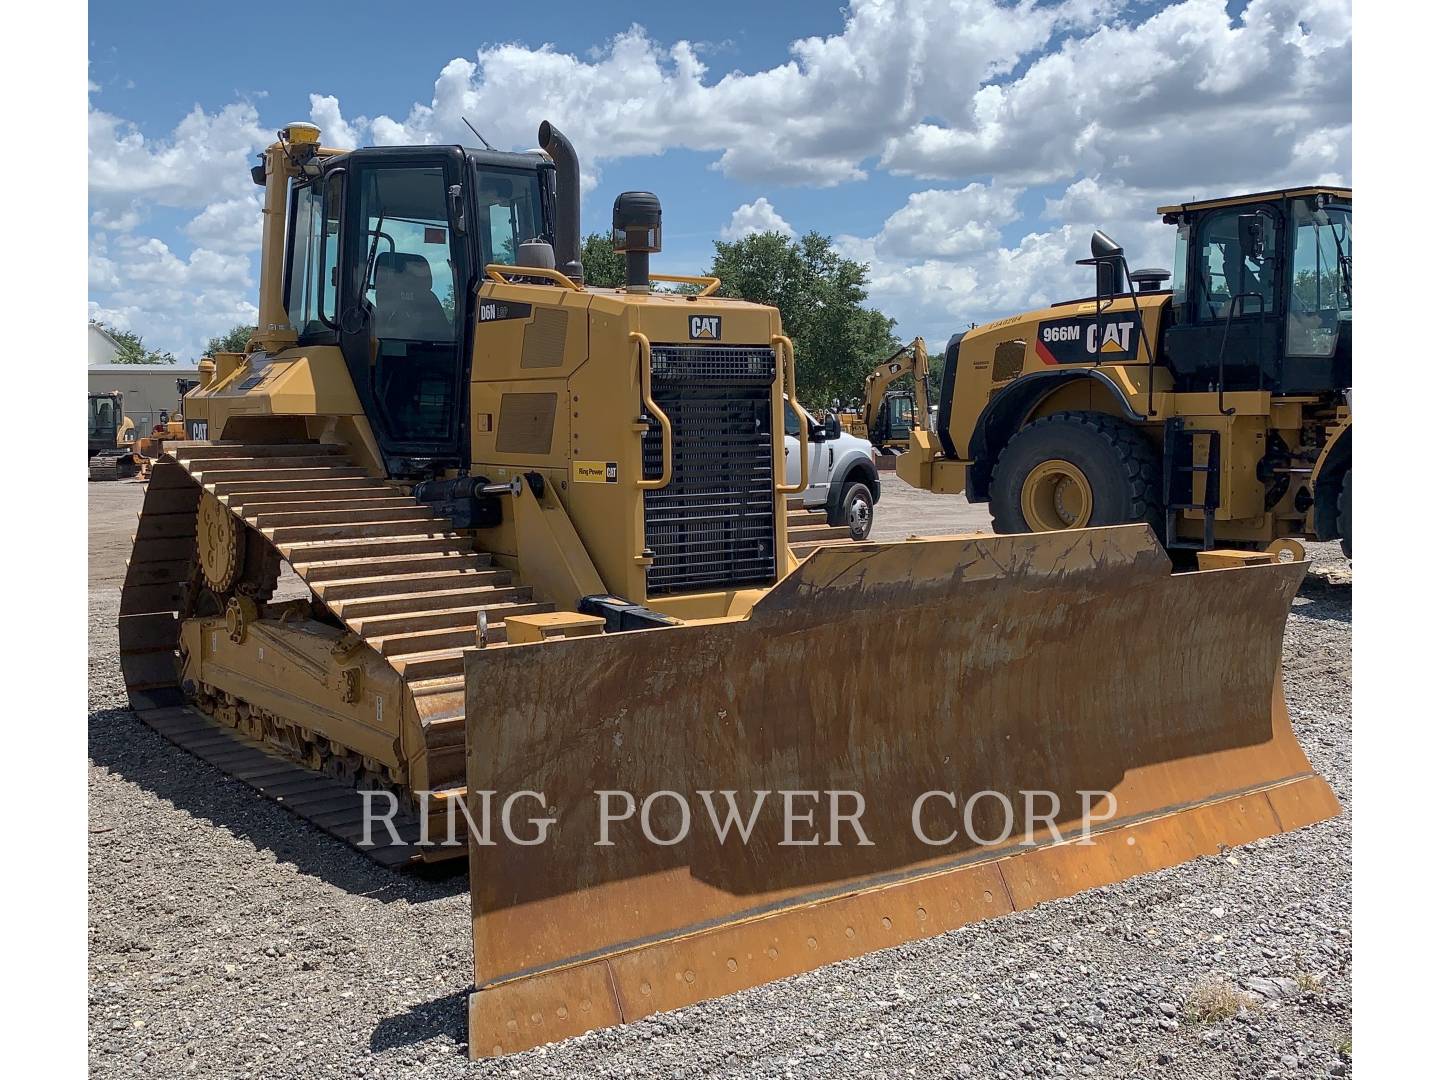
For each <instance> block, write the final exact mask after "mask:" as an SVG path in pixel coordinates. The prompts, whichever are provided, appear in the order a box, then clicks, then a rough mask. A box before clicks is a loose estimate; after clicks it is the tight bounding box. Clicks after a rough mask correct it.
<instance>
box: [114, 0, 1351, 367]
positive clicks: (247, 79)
mask: <svg viewBox="0 0 1440 1080" xmlns="http://www.w3.org/2000/svg"><path fill="white" fill-rule="evenodd" d="M536 10H537V9H536V8H534V7H531V8H526V7H525V6H523V5H521V6H518V7H517V6H502V5H491V4H473V3H472V4H455V3H448V4H438V3H430V2H428V0H413V2H412V3H410V4H408V5H406V6H405V7H404V8H403V11H404V12H405V17H404V18H399V19H397V17H396V11H397V9H396V7H395V5H393V4H385V5H382V4H379V3H373V2H369V0H360V2H357V3H354V4H352V5H350V6H349V7H348V8H347V9H346V11H345V15H344V17H343V18H335V17H330V16H324V17H321V16H314V15H308V14H304V13H303V9H298V8H296V6H295V5H293V4H287V5H282V4H278V3H270V2H268V0H257V2H254V3H251V4H249V5H244V6H241V7H238V8H237V7H233V6H225V5H203V6H202V5H196V4H194V3H193V0H192V2H191V3H188V4H180V3H173V2H170V0H142V2H138V3H126V4H120V3H114V2H106V3H96V4H92V6H91V12H90V82H91V95H90V102H91V117H90V151H91V213H92V217H91V259H90V262H91V312H92V315H93V316H95V317H99V318H103V319H106V320H107V321H110V322H114V323H116V324H117V325H121V326H125V327H128V328H130V329H134V330H136V331H139V332H140V333H142V334H143V335H144V336H145V338H146V341H147V342H148V343H151V344H153V345H158V346H161V347H164V348H168V349H172V350H173V351H175V352H176V354H177V355H179V356H181V357H182V358H185V359H190V358H192V357H193V355H194V354H195V352H196V350H198V349H199V347H200V345H201V344H202V343H203V341H204V339H205V337H207V336H208V335H209V334H210V333H213V332H216V331H219V330H222V329H224V328H226V327H227V326H229V325H231V324H232V323H234V322H238V321H247V320H248V319H249V318H250V317H251V315H252V314H253V303H254V291H255V287H254V276H255V269H254V256H255V246H256V241H257V240H258V226H257V222H258V218H257V216H256V214H255V210H254V206H253V200H254V191H253V189H251V188H250V187H249V184H248V179H247V178H246V176H245V175H244V170H245V165H246V163H247V162H248V161H249V160H253V157H251V155H253V153H254V152H255V151H258V150H259V149H260V148H261V146H262V145H263V143H264V142H265V141H266V140H267V139H268V138H269V137H270V136H271V133H273V131H274V129H276V128H277V127H279V126H281V125H282V124H283V123H285V122H286V121H288V120H293V119H313V120H315V121H317V122H319V123H321V125H322V127H324V128H325V129H326V141H327V142H331V143H333V142H336V141H337V139H349V140H350V141H352V142H354V143H356V144H369V143H375V142H397V141H431V142H447V141H457V140H459V141H465V142H471V141H472V140H471V139H470V137H469V136H468V133H467V132H465V130H464V128H463V125H462V123H461V121H460V119H459V117H460V115H462V114H463V115H465V116H467V117H468V118H469V119H470V120H471V121H472V122H474V123H475V124H476V125H477V126H478V127H479V128H480V130H481V131H482V132H483V133H484V134H485V135H486V136H487V138H489V139H490V141H491V142H493V143H495V144H497V145H500V146H510V147H513V148H525V147H528V146H529V145H531V143H532V141H533V132H534V129H535V127H536V125H537V124H538V122H539V121H540V120H542V119H551V120H553V121H554V122H556V123H557V124H558V125H559V126H560V127H561V128H562V129H564V130H566V131H567V133H569V134H570V135H571V137H572V139H574V141H575V143H576V146H577V149H578V150H579V152H580V155H581V158H582V164H583V166H584V168H585V172H586V180H587V184H588V185H589V188H588V190H587V192H586V196H585V201H584V215H585V226H586V228H587V229H594V228H603V227H604V226H605V224H606V223H607V221H608V214H609V206H610V203H611V201H612V200H613V198H614V196H615V194H617V193H618V192H620V191H622V190H625V189H627V188H649V189H652V190H654V191H655V192H657V194H659V195H660V197H661V200H662V202H663V204H664V207H665V226H666V230H665V239H666V251H665V253H664V255H663V256H662V257H661V264H660V267H659V268H663V269H667V270H671V271H676V272H685V271H697V270H699V269H702V268H703V266H704V265H705V264H706V263H708V260H709V256H710V253H711V250H712V242H713V241H714V240H715V239H717V238H731V237H734V236H737V235H741V234H743V232H744V231H746V230H753V229H757V228H772V227H773V228H780V229H782V230H790V231H793V232H796V233H800V232H805V231H807V230H810V229H816V230H819V231H820V232H823V233H825V234H827V235H831V236H833V237H835V238H836V242H837V245H838V246H840V248H841V249H842V250H843V251H845V253H846V254H849V255H851V256H852V257H855V258H861V259H864V260H865V261H867V262H870V263H871V265H872V279H873V289H872V297H871V300H872V302H873V303H875V304H876V305H877V306H879V307H881V308H882V309H883V310H885V311H886V312H887V313H888V314H890V315H892V316H893V317H894V318H896V319H897V321H898V322H899V327H898V329H899V332H900V333H902V334H904V335H906V336H908V335H910V334H914V333H922V334H924V335H926V336H927V337H929V338H939V339H942V340H943V338H944V337H945V336H947V335H948V334H949V333H950V332H951V330H953V329H956V328H958V327H960V326H963V325H966V324H968V323H969V322H971V321H982V320H984V319H987V318H990V317H993V316H995V315H998V314H1004V313H1008V312H1011V311H1018V310H1023V309H1024V308H1025V307H1027V306H1031V305H1032V304H1038V303H1043V302H1046V301H1047V300H1048V299H1050V298H1051V297H1053V296H1057V295H1060V294H1063V293H1068V292H1069V291H1071V290H1072V289H1073V285H1074V283H1075V282H1076V281H1077V280H1078V278H1077V277H1076V274H1077V273H1078V271H1077V270H1076V269H1075V268H1074V267H1073V266H1072V265H1071V263H1072V262H1073V259H1074V258H1076V257H1079V256H1080V255H1081V254H1083V253H1084V252H1083V248H1084V246H1085V243H1086V241H1087V240H1088V236H1089V232H1090V230H1091V229H1093V228H1095V227H1099V226H1103V227H1105V228H1106V229H1107V231H1110V232H1111V233H1112V234H1114V235H1116V236H1117V237H1119V238H1120V239H1121V240H1122V242H1124V243H1126V244H1127V245H1128V246H1129V247H1130V248H1131V250H1132V253H1134V254H1135V255H1137V256H1139V257H1140V259H1141V261H1147V262H1156V261H1159V262H1161V263H1162V264H1163V263H1165V262H1168V258H1169V256H1168V247H1169V243H1168V237H1167V236H1166V235H1165V230H1164V227H1163V226H1162V225H1160V223H1158V222H1157V221H1155V220H1154V216H1153V209H1154V207H1155V206H1156V205H1158V204H1159V203H1160V202H1165V201H1169V200H1171V199H1175V198H1184V197H1190V196H1199V195H1205V194H1222V193H1228V192H1233V191H1239V190H1244V189H1247V188H1248V189H1256V188H1260V187H1267V186H1274V185H1276V184H1283V183H1290V182H1312V181H1315V180H1321V179H1324V180H1332V181H1334V180H1339V181H1348V178H1349V169H1350V106H1349V68H1350V11H1349V4H1348V3H1346V2H1343V0H1307V2H1304V3H1302V2H1300V0H1250V2H1249V3H1244V2H1239V0H1230V2H1229V3H1226V2H1225V0H1183V2H1182V3H1179V4H1173V5H1165V4H1160V3H1124V2H1123V0H1055V2H1043V3H1041V2H1036V3H1029V2H1024V0H1021V2H1018V3H1016V2H997V0H853V2H852V3H851V4H850V5H848V6H842V5H841V4H838V3H835V2H826V3H785V4H777V3H774V2H773V0H772V2H771V3H768V4H761V3H754V2H750V0H736V2H732V3H727V4H725V5H723V6H716V5H713V4H706V5H700V4H695V3H685V2H675V3H671V4H668V5H645V6H643V7H642V6H629V5H620V4H594V3H565V2H559V3H554V4H551V5H549V6H547V7H546V9H545V11H546V14H547V16H548V17H547V18H545V19H544V20H543V21H538V20H536V19H535V17H534V15H535V11H536ZM262 28H263V29H262ZM456 61H459V63H458V64H457V63H456Z"/></svg>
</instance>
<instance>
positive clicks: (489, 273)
mask: <svg viewBox="0 0 1440 1080" xmlns="http://www.w3.org/2000/svg"><path fill="white" fill-rule="evenodd" d="M506 275H510V277H542V278H546V279H548V280H550V281H553V282H555V284H556V285H564V286H565V287H566V288H567V289H574V290H575V291H576V292H584V291H585V287H584V286H583V285H576V284H575V282H573V281H571V280H570V279H569V278H568V277H566V276H565V275H564V274H562V273H561V272H560V271H559V270H551V269H550V268H549V267H548V266H507V265H505V264H504V263H488V264H486V266H485V276H486V277H488V278H489V279H490V280H491V281H498V282H500V284H501V285H507V284H509V282H510V277H507V276H506Z"/></svg>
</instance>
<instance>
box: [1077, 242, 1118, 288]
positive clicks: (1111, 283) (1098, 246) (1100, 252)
mask: <svg viewBox="0 0 1440 1080" xmlns="http://www.w3.org/2000/svg"><path fill="white" fill-rule="evenodd" d="M1080 261H1081V262H1082V263H1087V262H1088V263H1093V264H1094V266H1095V299H1096V300H1097V301H1100V302H1103V301H1106V300H1109V299H1111V298H1112V297H1114V295H1115V294H1116V293H1117V292H1119V291H1120V288H1121V286H1122V285H1123V284H1124V279H1123V278H1122V277H1121V267H1122V266H1123V265H1124V263H1125V249H1124V248H1123V247H1121V246H1120V245H1119V244H1117V243H1116V242H1115V241H1114V240H1112V239H1110V237H1109V236H1107V235H1105V233H1103V232H1101V231H1100V230H1099V229H1096V230H1095V232H1094V233H1093V234H1091V236H1090V258H1088V259H1081V260H1080Z"/></svg>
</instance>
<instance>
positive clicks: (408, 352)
mask: <svg viewBox="0 0 1440 1080" xmlns="http://www.w3.org/2000/svg"><path fill="white" fill-rule="evenodd" d="M316 172H317V175H315V176H313V177H305V178H302V179H301V180H300V181H299V182H295V183H293V184H292V187H291V191H290V207H289V214H288V220H289V222H290V233H289V238H288V241H287V246H286V260H285V306H286V310H287V311H288V312H289V315H290V322H291V324H292V325H293V326H294V327H295V329H296V331H297V333H298V335H299V344H300V345H301V346H302V347H303V346H305V345H338V346H339V347H340V350H341V352H342V354H343V355H344V357H345V363H346V366H347V367H348V368H349V371H350V375H351V377H352V379H353V381H354V384H355V389H356V392H357V394H358V395H359V397H360V402H361V405H362V407H363V408H364V411H365V415H366V417H367V418H368V419H369V421H370V424H371V427H372V428H373V430H374V433H375V437H376V440H377V442H378V443H379V446H380V450H381V453H382V455H383V456H384V459H385V467H386V471H387V472H388V473H389V474H390V475H391V476H394V477H406V478H409V477H424V476H429V475H434V474H435V473H437V472H439V471H441V470H444V469H457V468H463V467H465V466H466V465H467V464H468V448H469V437H468V432H467V410H466V398H465V394H466V388H467V386H468V385H469V370H468V369H469V357H470V355H471V354H470V349H471V346H472V337H471V334H472V328H473V324H474V319H473V317H472V316H473V313H474V312H473V307H474V296H475V290H476V289H477V287H478V286H479V283H480V280H481V278H482V277H483V275H484V268H485V266H486V265H487V264H488V263H513V262H514V260H515V256H516V251H517V249H518V247H519V245H520V244H521V242H523V241H525V240H530V239H534V238H537V237H539V238H545V239H550V238H551V236H552V233H553V227H552V224H551V222H552V219H553V214H552V212H551V206H552V202H553V195H554V166H553V165H552V164H551V163H550V162H549V160H548V159H545V158H542V157H541V156H539V155H536V154H508V153H500V152H495V151H483V150H470V149H465V148H462V147H458V146H443V147H375V148H366V149H362V150H355V151H352V152H350V153H348V154H341V155H336V156H333V157H330V158H328V159H325V160H324V161H323V162H322V164H321V165H320V167H319V168H318V169H317V170H316Z"/></svg>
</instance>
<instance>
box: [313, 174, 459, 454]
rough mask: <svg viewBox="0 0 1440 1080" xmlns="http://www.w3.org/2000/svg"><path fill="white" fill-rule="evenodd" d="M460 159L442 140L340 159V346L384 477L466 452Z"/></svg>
mask: <svg viewBox="0 0 1440 1080" xmlns="http://www.w3.org/2000/svg"><path fill="white" fill-rule="evenodd" d="M462 165H463V157H462V155H461V154H460V152H459V151H458V150H455V149H449V148H446V149H437V150H434V151H416V150H412V149H405V150H401V151H392V150H386V149H380V150H361V151H356V152H355V153H353V154H351V155H349V156H348V157H347V159H345V166H344V174H345V175H344V181H343V182H344V188H345V196H344V201H345V228H344V233H345V237H344V242H343V244H342V246H341V250H342V254H341V259H342V260H343V265H344V272H343V274H342V277H343V281H344V286H343V293H344V300H343V302H342V304H341V311H340V316H339V338H340V347H341V350H342V352H343V353H344V355H345V361H346V364H347V366H348V367H349V369H350V372H351V375H352V376H353V377H354V380H355V384H356V389H357V391H358V392H359V394H360V397H361V401H362V403H363V404H364V407H365V412H366V415H367V416H368V417H369V419H370V422H371V425H372V427H373V428H374V430H375V435H376V438H377V440H378V441H379V443H380V448H381V451H382V453H383V454H384V456H385V462H386V468H387V471H389V472H390V474H391V475H392V476H419V475H425V474H429V473H432V472H434V471H435V470H437V469H441V468H455V467H459V466H461V465H463V464H464V463H465V454H464V449H465V412H466V400H465V394H466V390H467V387H468V379H467V378H466V371H465V362H464V359H465V357H466V355H468V354H467V351H466V350H467V340H466V339H467V331H468V326H467V321H466V319H465V304H464V303H463V299H462V298H464V297H466V296H468V295H469V294H470V293H471V291H472V289H473V286H474V281H473V280H472V279H473V273H472V271H471V269H470V260H469V258H468V247H467V241H466V237H465V235H464V233H463V232H462V231H461V229H460V228H459V227H458V226H459V224H460V218H461V215H462V213H463V210H462V207H463V201H462V200H461V198H460V197H459V193H460V192H461V191H462V190H463V188H462V184H463V168H462Z"/></svg>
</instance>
